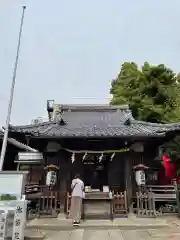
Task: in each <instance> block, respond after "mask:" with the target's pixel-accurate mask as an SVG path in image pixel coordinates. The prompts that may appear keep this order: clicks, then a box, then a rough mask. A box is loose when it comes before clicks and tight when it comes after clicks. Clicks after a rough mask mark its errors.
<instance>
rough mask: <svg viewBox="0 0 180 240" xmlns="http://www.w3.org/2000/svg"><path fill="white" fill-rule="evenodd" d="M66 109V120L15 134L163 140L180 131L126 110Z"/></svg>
mask: <svg viewBox="0 0 180 240" xmlns="http://www.w3.org/2000/svg"><path fill="white" fill-rule="evenodd" d="M65 106H66V107H63V111H64V113H63V120H64V121H65V124H60V121H59V119H58V118H57V119H56V121H51V122H44V123H39V124H36V125H25V126H11V131H14V132H22V133H26V134H31V135H33V136H35V137H45V138H46V137H47V138H48V137H54V138H58V137H131V136H134V137H159V136H165V134H166V133H167V132H172V131H177V130H180V123H176V124H154V123H147V122H143V121H136V120H134V118H133V117H132V115H131V112H130V110H129V109H128V108H127V106H126V107H122V108H121V107H119V106H118V107H107V106H106V107H103V108H102V107H99V106H96V107H93V108H92V107H87V106H85V107H83V106H82V105H81V106H80V107H79V106H78V107H74V108H72V106H71V108H70V107H69V106H67V105H65Z"/></svg>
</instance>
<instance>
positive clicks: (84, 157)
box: [82, 152, 87, 162]
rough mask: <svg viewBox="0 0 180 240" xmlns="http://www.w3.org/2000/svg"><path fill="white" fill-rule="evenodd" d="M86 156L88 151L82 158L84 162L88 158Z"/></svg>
mask: <svg viewBox="0 0 180 240" xmlns="http://www.w3.org/2000/svg"><path fill="white" fill-rule="evenodd" d="M86 156H87V152H86V153H85V154H84V155H83V158H82V160H83V162H84V160H85V159H86Z"/></svg>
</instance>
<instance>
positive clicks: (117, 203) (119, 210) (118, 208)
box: [113, 191, 128, 215]
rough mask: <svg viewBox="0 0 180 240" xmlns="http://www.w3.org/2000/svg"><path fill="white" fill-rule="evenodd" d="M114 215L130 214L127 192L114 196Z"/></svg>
mask: <svg viewBox="0 0 180 240" xmlns="http://www.w3.org/2000/svg"><path fill="white" fill-rule="evenodd" d="M113 213H114V214H125V215H127V214H128V206H127V193H126V191H124V192H120V193H118V192H117V193H114V194H113Z"/></svg>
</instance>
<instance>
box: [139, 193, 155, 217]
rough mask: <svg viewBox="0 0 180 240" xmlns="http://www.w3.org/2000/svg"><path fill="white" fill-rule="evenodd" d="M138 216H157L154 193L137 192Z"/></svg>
mask: <svg viewBox="0 0 180 240" xmlns="http://www.w3.org/2000/svg"><path fill="white" fill-rule="evenodd" d="M136 197H137V209H136V212H137V216H138V217H156V209H155V201H154V196H153V194H152V193H139V192H138V193H136Z"/></svg>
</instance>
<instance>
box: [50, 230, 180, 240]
mask: <svg viewBox="0 0 180 240" xmlns="http://www.w3.org/2000/svg"><path fill="white" fill-rule="evenodd" d="M46 239H49V240H50V239H51V240H59V239H63V240H110V239H111V240H158V239H159V240H179V239H180V230H179V231H176V230H173V229H171V231H162V230H118V229H112V230H87V229H74V230H71V231H54V232H53V231H52V232H51V231H48V232H46Z"/></svg>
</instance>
